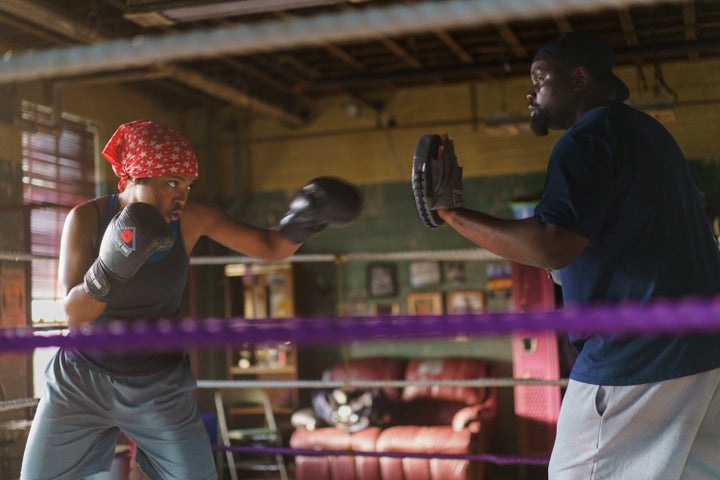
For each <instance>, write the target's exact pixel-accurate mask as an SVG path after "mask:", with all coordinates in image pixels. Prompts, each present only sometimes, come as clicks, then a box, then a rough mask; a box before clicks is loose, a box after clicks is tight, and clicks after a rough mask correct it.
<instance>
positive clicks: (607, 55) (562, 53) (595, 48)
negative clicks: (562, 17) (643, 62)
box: [533, 32, 630, 102]
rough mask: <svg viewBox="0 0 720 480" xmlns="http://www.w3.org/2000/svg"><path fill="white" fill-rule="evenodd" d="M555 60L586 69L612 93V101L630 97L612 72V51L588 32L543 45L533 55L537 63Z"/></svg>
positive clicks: (571, 33) (566, 34)
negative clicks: (613, 91) (613, 98)
mask: <svg viewBox="0 0 720 480" xmlns="http://www.w3.org/2000/svg"><path fill="white" fill-rule="evenodd" d="M547 59H554V60H560V61H563V62H567V63H570V64H574V65H579V66H583V67H586V68H587V69H588V70H589V71H590V73H592V74H593V75H595V76H596V77H597V78H599V79H600V80H601V81H603V82H605V83H606V84H607V85H609V86H611V87H613V89H614V90H615V99H616V100H617V101H619V102H622V101H625V100H627V99H628V97H630V90H629V89H628V87H627V85H625V82H623V81H622V80H620V79H619V78H618V77H617V76H615V74H614V73H613V72H612V68H613V50H612V48H611V47H610V45H609V44H608V43H607V42H606V41H605V40H604V39H603V38H602V37H599V36H597V35H595V34H592V33H587V32H564V33H561V34H560V35H558V36H557V37H555V38H553V39H552V40H550V41H549V42H548V43H546V44H545V45H544V46H543V47H541V48H540V50H538V51H537V53H536V54H535V58H533V62H535V61H537V60H547Z"/></svg>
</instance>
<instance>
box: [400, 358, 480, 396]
mask: <svg viewBox="0 0 720 480" xmlns="http://www.w3.org/2000/svg"><path fill="white" fill-rule="evenodd" d="M486 376H487V370H486V367H485V363H484V362H483V361H482V360H481V359H478V358H464V357H448V358H437V359H435V358H426V359H413V360H410V361H409V362H408V363H407V367H406V368H405V380H423V381H432V380H472V379H477V378H485V377H486ZM486 396H487V392H486V389H485V388H484V387H480V388H476V387H465V386H461V385H443V386H439V385H429V386H424V385H410V386H407V387H405V388H404V389H403V393H402V399H403V401H405V402H410V401H414V400H419V399H435V400H441V401H447V402H462V403H464V404H466V405H471V404H474V403H480V402H482V401H483V400H485V397H486Z"/></svg>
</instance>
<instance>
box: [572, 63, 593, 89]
mask: <svg viewBox="0 0 720 480" xmlns="http://www.w3.org/2000/svg"><path fill="white" fill-rule="evenodd" d="M572 81H573V91H575V92H579V91H580V90H584V89H586V88H587V87H588V86H589V85H590V72H588V69H587V68H585V67H582V66H579V67H575V69H574V70H573V72H572Z"/></svg>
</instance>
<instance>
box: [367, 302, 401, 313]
mask: <svg viewBox="0 0 720 480" xmlns="http://www.w3.org/2000/svg"><path fill="white" fill-rule="evenodd" d="M370 313H371V314H372V315H383V316H385V315H399V314H400V305H399V304H397V303H373V304H372V305H371V306H370Z"/></svg>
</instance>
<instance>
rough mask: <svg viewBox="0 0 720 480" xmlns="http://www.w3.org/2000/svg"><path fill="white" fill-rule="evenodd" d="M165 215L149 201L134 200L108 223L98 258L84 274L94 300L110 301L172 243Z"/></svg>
mask: <svg viewBox="0 0 720 480" xmlns="http://www.w3.org/2000/svg"><path fill="white" fill-rule="evenodd" d="M173 241H174V236H173V233H172V230H170V226H169V225H168V222H167V221H166V220H165V218H164V217H163V216H162V215H161V214H160V212H159V211H158V209H157V208H155V207H153V206H152V205H150V204H148V203H131V204H130V205H128V206H127V207H125V208H124V209H123V210H122V211H120V212H118V213H117V214H116V215H115V216H114V217H113V219H112V220H111V221H110V223H109V224H108V227H107V229H106V230H105V234H104V235H103V238H102V241H101V242H100V252H99V254H98V258H97V259H95V262H94V263H93V264H92V266H91V267H90V268H89V269H88V271H87V272H86V273H85V291H86V292H88V294H89V295H90V296H91V297H93V298H94V299H95V300H98V301H101V302H107V301H109V300H111V299H112V298H113V297H114V296H115V295H116V294H117V293H118V292H119V291H120V289H121V288H122V287H123V285H125V282H127V280H128V279H129V278H131V277H132V276H133V275H135V273H137V271H138V270H139V269H140V267H142V265H143V263H145V260H147V259H148V258H149V257H150V256H151V255H152V254H153V253H155V252H159V251H161V250H166V249H168V248H170V246H172V244H173Z"/></svg>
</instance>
